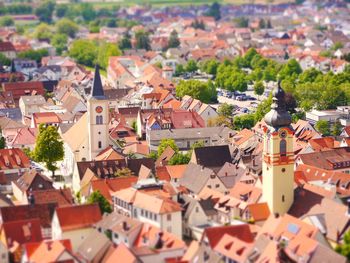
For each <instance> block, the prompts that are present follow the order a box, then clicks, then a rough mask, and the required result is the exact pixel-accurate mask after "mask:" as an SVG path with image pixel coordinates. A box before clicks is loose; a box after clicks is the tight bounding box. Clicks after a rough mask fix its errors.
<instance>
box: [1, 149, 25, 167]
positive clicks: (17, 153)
mask: <svg viewBox="0 0 350 263" xmlns="http://www.w3.org/2000/svg"><path fill="white" fill-rule="evenodd" d="M29 167H30V160H29V158H28V156H27V155H25V153H24V152H23V151H22V150H21V149H18V148H12V149H0V169H1V170H9V169H18V168H29Z"/></svg>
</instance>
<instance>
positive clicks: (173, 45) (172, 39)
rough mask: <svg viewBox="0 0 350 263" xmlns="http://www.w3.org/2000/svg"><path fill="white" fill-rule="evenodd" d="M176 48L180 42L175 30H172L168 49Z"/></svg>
mask: <svg viewBox="0 0 350 263" xmlns="http://www.w3.org/2000/svg"><path fill="white" fill-rule="evenodd" d="M178 46H180V40H179V36H178V34H177V32H176V30H175V29H174V30H173V31H172V32H171V33H170V37H169V43H168V48H176V47H178Z"/></svg>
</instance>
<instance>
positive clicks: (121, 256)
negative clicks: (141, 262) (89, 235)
mask: <svg viewBox="0 0 350 263" xmlns="http://www.w3.org/2000/svg"><path fill="white" fill-rule="evenodd" d="M121 260H122V261H123V263H136V262H138V260H137V258H136V257H135V255H134V254H133V253H132V252H131V251H130V250H129V248H128V247H127V246H126V245H125V244H124V243H120V244H119V245H118V246H117V247H116V248H115V247H111V248H110V250H109V251H108V252H107V254H106V255H105V257H104V258H103V260H102V263H115V262H119V261H121Z"/></svg>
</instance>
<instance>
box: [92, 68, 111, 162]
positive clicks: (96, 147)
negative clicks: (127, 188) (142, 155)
mask: <svg viewBox="0 0 350 263" xmlns="http://www.w3.org/2000/svg"><path fill="white" fill-rule="evenodd" d="M108 104H109V103H108V100H107V99H106V97H105V95H104V92H103V86H102V81H101V76H100V69H99V66H98V65H96V67H95V76H94V80H93V83H92V88H91V94H90V97H89V98H88V102H87V106H88V107H87V108H88V129H89V159H90V160H93V159H94V158H95V157H96V155H97V154H98V153H100V152H101V151H102V150H103V149H105V148H106V147H108V145H109V143H108V142H109V133H108V121H109V119H108V118H109V109H108Z"/></svg>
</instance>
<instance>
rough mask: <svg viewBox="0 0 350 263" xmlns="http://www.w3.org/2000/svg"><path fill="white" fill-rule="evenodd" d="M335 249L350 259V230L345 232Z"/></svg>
mask: <svg viewBox="0 0 350 263" xmlns="http://www.w3.org/2000/svg"><path fill="white" fill-rule="evenodd" d="M335 251H337V252H338V253H339V254H341V255H343V256H344V257H346V258H347V259H348V260H350V231H348V232H346V233H345V235H344V239H343V243H342V244H339V245H337V246H336V248H335Z"/></svg>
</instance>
